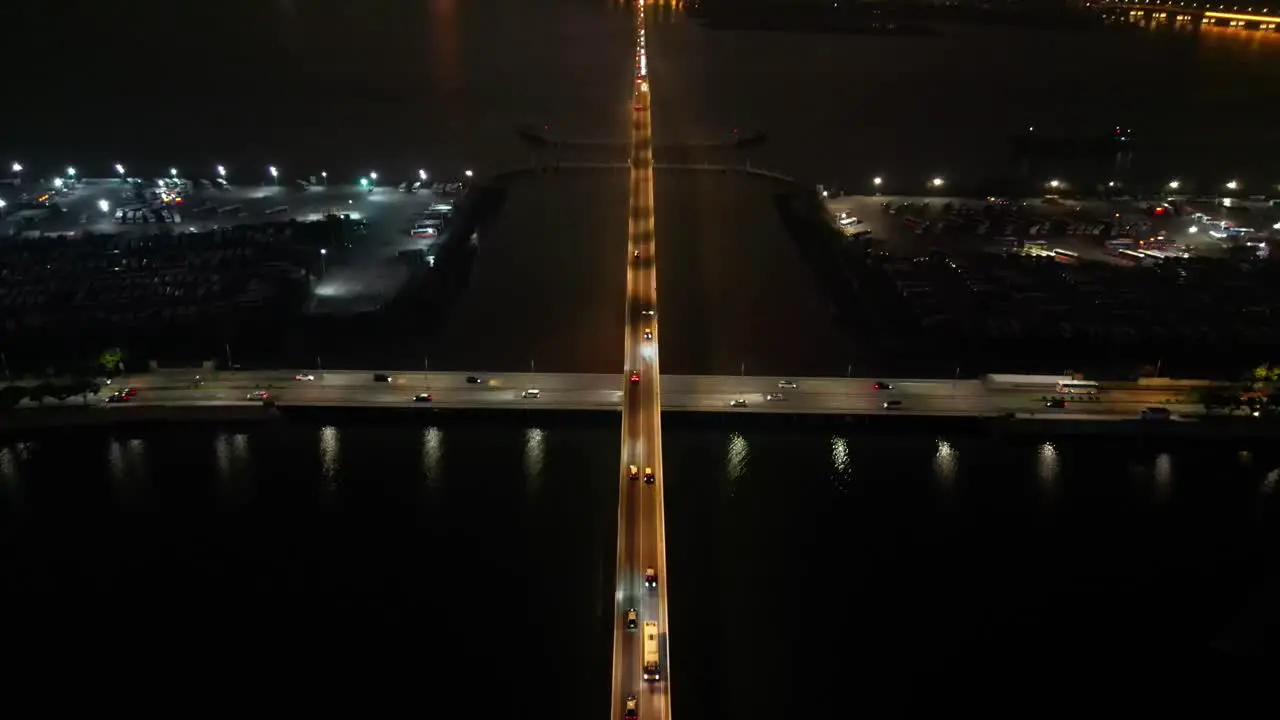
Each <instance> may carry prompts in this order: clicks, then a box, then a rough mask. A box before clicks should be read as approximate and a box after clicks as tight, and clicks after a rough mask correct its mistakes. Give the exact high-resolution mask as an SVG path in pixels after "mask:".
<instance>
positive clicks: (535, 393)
mask: <svg viewBox="0 0 1280 720" xmlns="http://www.w3.org/2000/svg"><path fill="white" fill-rule="evenodd" d="M520 397H522V398H528V399H529V400H537V399H538V398H540V397H542V391H541V390H539V389H538V388H529V389H528V390H525V391H524V392H522V393H520Z"/></svg>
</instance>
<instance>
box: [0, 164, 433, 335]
mask: <svg viewBox="0 0 1280 720" xmlns="http://www.w3.org/2000/svg"><path fill="white" fill-rule="evenodd" d="M58 182H59V183H60V184H61V187H56V188H55V187H54V186H53V184H52V183H36V182H26V183H23V184H22V185H21V186H16V185H13V184H6V185H0V199H3V200H4V202H5V207H4V209H5V214H4V216H3V218H0V235H3V236H7V237H14V236H20V237H23V238H25V239H27V240H32V239H35V238H38V237H40V236H49V235H64V234H73V235H79V234H92V235H100V234H114V235H123V236H145V235H151V234H154V233H156V232H163V231H165V230H166V229H168V230H169V231H170V232H174V233H206V232H209V231H212V230H215V229H218V228H227V227H234V226H238V225H249V224H256V223H264V222H284V221H288V220H297V221H300V222H312V221H319V220H322V219H324V218H325V216H332V215H338V216H343V215H346V216H348V217H349V218H350V219H351V220H353V221H356V222H358V223H359V225H360V227H361V232H360V233H359V234H358V235H356V234H353V235H352V237H351V238H350V239H351V241H352V242H353V243H354V247H350V248H347V249H346V250H347V251H346V252H334V253H332V254H328V255H326V257H325V258H324V261H323V263H322V272H320V273H317V275H318V281H317V283H316V287H315V290H314V297H313V301H312V303H311V304H310V307H311V309H312V310H313V311H317V312H328V311H337V312H342V311H358V310H365V309H370V308H372V307H376V306H378V305H380V304H381V303H383V302H385V301H386V299H387V298H388V297H390V296H391V295H393V294H394V293H395V292H396V290H397V289H398V288H399V286H400V285H401V283H402V282H403V280H404V278H405V276H406V275H407V273H406V271H405V269H404V267H403V263H399V262H397V261H396V255H397V253H400V252H402V251H406V250H415V249H421V250H425V251H427V252H430V251H431V248H432V247H433V246H434V244H435V236H432V235H428V234H426V233H421V232H419V233H414V232H413V228H414V226H415V224H416V223H419V222H421V221H422V214H423V212H424V211H426V210H427V209H428V208H430V207H431V206H432V205H433V204H438V203H442V202H444V203H447V202H449V200H448V199H447V198H446V197H444V196H445V195H452V194H454V193H451V192H446V191H448V190H453V191H455V192H456V190H457V189H458V188H457V187H456V185H455V186H453V187H449V186H447V185H446V184H443V183H442V184H438V185H436V184H430V183H429V184H427V185H428V187H427V188H418V189H417V190H412V188H411V186H410V187H406V188H404V189H403V190H402V189H400V188H399V187H387V186H372V187H371V188H361V187H359V186H358V185H354V184H347V183H343V184H341V185H337V184H335V185H326V184H323V183H321V184H316V185H311V184H309V183H308V184H303V183H302V182H298V181H296V180H293V181H287V182H285V181H282V182H281V183H280V184H279V185H275V184H269V185H222V184H219V183H216V182H213V181H182V180H170V179H165V178H158V179H132V180H125V179H104V180H92V179H91V180H83V181H79V182H75V183H72V182H69V181H65V180H59V181H58ZM432 185H436V186H435V187H434V189H433V188H432ZM46 194H50V195H51V199H50V200H46V201H45V203H38V202H37V201H39V200H40V199H41V198H42V197H43V196H44V195H46ZM46 203H47V204H46Z"/></svg>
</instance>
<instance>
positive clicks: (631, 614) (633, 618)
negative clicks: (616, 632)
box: [627, 608, 640, 630]
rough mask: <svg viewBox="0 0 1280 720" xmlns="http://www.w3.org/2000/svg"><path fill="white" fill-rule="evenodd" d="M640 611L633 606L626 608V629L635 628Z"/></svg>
mask: <svg viewBox="0 0 1280 720" xmlns="http://www.w3.org/2000/svg"><path fill="white" fill-rule="evenodd" d="M639 616H640V613H639V612H638V611H637V610H636V609H635V608H627V629H628V630H635V629H636V622H637V619H638V618H639Z"/></svg>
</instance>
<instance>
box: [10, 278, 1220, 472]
mask: <svg viewBox="0 0 1280 720" xmlns="http://www.w3.org/2000/svg"><path fill="white" fill-rule="evenodd" d="M634 282H635V279H634V278H630V273H629V283H634ZM632 287H633V288H635V287H637V286H636V285H634V284H632ZM648 287H653V286H652V285H649V286H648ZM632 297H633V298H634V299H633V301H632V302H631V303H630V306H633V307H637V308H639V307H640V306H642V305H646V304H647V303H646V301H647V299H648V298H646V297H645V296H644V293H643V292H641V293H639V295H638V296H637V295H632ZM650 297H652V296H650ZM629 310H630V307H629ZM637 314H639V310H637ZM645 318H648V319H647V320H646V319H645ZM645 327H649V329H650V330H651V331H652V335H653V340H652V341H642V340H635V339H634V338H632V337H631V336H632V335H633V334H638V335H639V336H640V337H643V330H644V328H645ZM633 331H634V333H633ZM658 337H659V336H658V322H657V318H656V316H646V315H639V319H631V318H630V317H629V318H628V320H627V338H628V340H629V341H630V340H635V341H634V342H629V344H628V346H627V347H626V349H625V353H626V358H627V359H626V362H627V368H628V369H631V368H636V369H639V370H640V372H641V378H642V381H641V383H640V387H641V388H647V387H648V386H649V385H652V386H653V387H652V390H653V393H654V396H653V402H654V403H657V404H658V405H660V407H661V409H662V410H664V411H667V412H673V411H675V412H681V411H683V412H732V413H749V414H754V413H796V414H832V415H859V414H884V413H895V414H912V415H951V416H986V415H1007V414H1009V413H1014V414H1027V413H1035V414H1036V416H1037V417H1040V416H1062V417H1065V418H1072V417H1079V418H1091V419H1093V418H1097V417H1106V418H1110V419H1132V418H1134V417H1136V416H1137V415H1138V414H1139V413H1141V411H1142V409H1143V408H1146V407H1152V406H1165V407H1168V408H1169V409H1170V410H1172V411H1173V412H1174V413H1179V414H1191V413H1198V412H1200V411H1201V410H1202V408H1201V406H1200V405H1198V404H1194V403H1191V402H1187V400H1186V396H1187V393H1188V390H1187V389H1186V388H1146V387H1139V386H1137V385H1136V384H1134V383H1114V384H1108V383H1105V382H1104V383H1103V391H1102V393H1101V394H1100V395H1099V396H1098V399H1097V400H1085V399H1079V400H1072V399H1069V401H1068V403H1067V407H1065V408H1060V409H1049V408H1045V407H1044V402H1043V400H1042V399H1041V398H1043V397H1045V396H1052V395H1054V394H1055V393H1054V388H1053V386H1052V385H1051V384H1045V385H1043V386H1040V387H1036V386H1011V385H993V384H988V383H984V382H982V381H979V380H955V381H953V380H918V379H895V378H882V379H883V380H885V381H887V382H889V383H890V384H892V385H893V389H892V390H877V389H875V387H874V385H875V383H876V381H877V379H876V378H803V377H796V378H788V379H789V380H793V381H794V384H795V385H796V387H794V388H783V387H779V383H780V382H781V381H782V380H783V378H766V377H752V376H745V377H743V376H738V375H666V376H663V377H662V378H661V395H660V396H658V394H657V391H658V387H657V385H658V383H656V382H655V383H647V382H645V380H653V379H656V378H654V375H655V374H656V371H657V360H658V355H657V339H658ZM302 372H303V373H304V376H307V375H310V376H313V377H314V378H315V379H314V380H295V379H294V377H295V374H296V373H297V371H290V370H278V371H270V370H264V371H252V372H245V371H241V372H216V373H213V374H208V375H205V376H204V377H203V378H202V379H201V381H200V383H199V384H198V385H197V384H196V383H195V381H194V378H195V376H194V374H193V373H191V372H179V371H162V372H155V373H146V374H141V375H130V376H125V377H121V378H117V379H116V380H115V381H114V382H113V384H112V385H110V386H106V387H104V389H103V394H102V396H100V397H96V398H95V397H92V396H90V398H89V402H90V404H95V405H96V404H102V403H103V399H104V398H105V396H106V395H107V394H108V393H109V392H110V391H111V390H113V389H118V388H124V387H132V388H135V389H136V390H137V391H138V394H137V395H136V396H135V397H133V398H132V400H131V401H130V403H131V404H135V405H171V406H182V405H203V404H209V403H220V404H226V403H245V402H251V401H250V400H249V399H248V395H249V394H251V393H253V392H255V391H259V390H263V391H266V392H267V393H269V394H270V396H271V398H272V399H273V400H275V402H276V403H277V404H279V405H282V406H289V405H299V406H306V405H310V406H373V407H376V406H396V405H406V404H418V405H422V406H426V407H440V408H459V409H461V408H481V409H483V408H489V409H494V410H508V409H510V410H516V409H544V410H600V411H609V412H619V411H623V410H629V411H630V412H637V411H636V410H633V409H631V407H630V406H626V403H625V401H626V400H627V399H628V397H630V396H629V395H628V392H627V385H628V383H624V382H623V381H622V380H620V379H619V376H617V375H611V374H600V375H596V374H568V373H564V374H561V373H499V374H484V373H474V374H471V373H462V372H431V373H423V372H408V373H404V372H395V371H386V373H385V374H386V375H387V376H388V377H389V378H390V382H374V380H373V376H374V373H376V372H377V371H376V370H375V371H355V370H350V371H328V372H324V371H302ZM468 377H476V378H478V379H480V380H481V382H479V383H469V382H467V378H468ZM530 389H536V390H538V391H539V393H538V397H537V398H532V397H522V394H524V392H525V391H526V390H530ZM419 393H429V394H430V395H431V397H432V400H431V402H429V403H415V401H414V397H415V396H416V395H418V394H419ZM770 395H774V396H778V395H780V396H781V399H775V400H767V399H766V398H767V397H769V396H770ZM890 399H894V400H900V401H902V405H901V406H900V407H898V408H897V409H893V410H886V409H885V408H884V402H885V401H886V400H890ZM735 400H745V401H746V406H745V407H731V406H730V403H732V402H734V401H735ZM83 402H84V401H83V400H82V399H81V398H71V399H69V400H66V401H63V402H62V403H58V402H57V401H53V400H47V401H45V403H44V404H45V405H57V404H68V405H79V404H83ZM34 405H35V404H34V403H31V402H30V401H24V402H23V404H22V406H23V407H34ZM632 417H634V416H632ZM624 421H625V418H624ZM656 422H657V421H655V427H654V430H655V431H656V430H657V427H656ZM637 442H639V441H637ZM655 442H656V441H655ZM633 452H643V450H637V451H629V452H628V453H627V454H631V453H633ZM624 464H626V463H624Z"/></svg>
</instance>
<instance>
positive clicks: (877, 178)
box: [871, 175, 884, 190]
mask: <svg viewBox="0 0 1280 720" xmlns="http://www.w3.org/2000/svg"><path fill="white" fill-rule="evenodd" d="M871 184H872V185H874V186H875V187H876V189H877V190H879V189H880V186H881V185H884V178H882V177H880V176H879V175H877V176H875V177H873V178H871Z"/></svg>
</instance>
